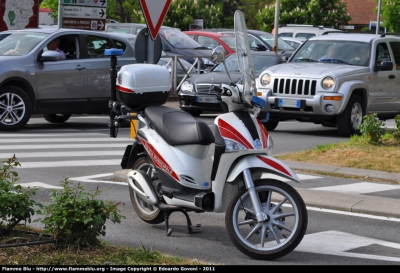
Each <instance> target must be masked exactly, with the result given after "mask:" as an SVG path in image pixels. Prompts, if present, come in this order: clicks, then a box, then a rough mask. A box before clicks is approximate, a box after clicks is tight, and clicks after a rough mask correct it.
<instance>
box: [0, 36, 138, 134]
mask: <svg viewBox="0 0 400 273" xmlns="http://www.w3.org/2000/svg"><path fill="white" fill-rule="evenodd" d="M2 33H3V32H2ZM4 34H9V35H8V36H6V37H5V38H4V39H2V40H1V41H0V62H1V66H0V130H2V131H13V130H18V129H21V128H23V127H24V126H25V125H26V123H27V122H28V121H29V118H30V117H31V115H32V114H43V117H44V118H45V119H46V120H47V121H49V122H53V123H63V122H65V121H66V120H68V119H69V117H70V116H71V114H100V113H108V111H109V108H108V102H109V100H110V97H111V95H110V94H111V91H110V90H111V87H110V57H109V56H105V55H104V51H105V49H108V48H118V49H123V50H124V55H122V56H119V57H118V67H121V66H122V65H126V64H132V63H135V62H136V60H135V57H134V48H133V46H132V45H131V44H130V43H129V41H128V40H127V39H126V38H124V37H120V36H117V35H113V34H112V33H105V32H96V31H85V30H79V29H55V28H46V29H23V30H15V31H7V32H4ZM56 37H57V38H59V40H60V44H59V48H60V49H61V50H63V51H64V53H65V55H66V59H61V55H60V53H58V52H55V51H50V50H47V44H48V43H49V42H50V41H52V40H53V39H54V38H56ZM10 50H15V51H13V52H14V55H6V52H7V51H10Z"/></svg>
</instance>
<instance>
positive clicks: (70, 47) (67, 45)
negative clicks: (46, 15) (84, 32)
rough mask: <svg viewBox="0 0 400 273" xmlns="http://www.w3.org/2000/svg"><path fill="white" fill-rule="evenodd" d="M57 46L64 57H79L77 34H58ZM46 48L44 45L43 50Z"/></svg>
mask: <svg viewBox="0 0 400 273" xmlns="http://www.w3.org/2000/svg"><path fill="white" fill-rule="evenodd" d="M58 38H59V41H60V43H59V45H58V48H59V49H61V50H62V51H63V52H64V54H65V58H66V59H67V60H68V59H78V58H79V50H77V49H79V46H78V40H79V39H78V36H76V35H63V36H59V37H58ZM46 50H47V46H45V47H44V51H46Z"/></svg>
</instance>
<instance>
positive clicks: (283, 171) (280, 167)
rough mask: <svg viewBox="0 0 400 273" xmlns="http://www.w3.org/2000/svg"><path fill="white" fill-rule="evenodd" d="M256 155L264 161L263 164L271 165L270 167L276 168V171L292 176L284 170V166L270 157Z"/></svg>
mask: <svg viewBox="0 0 400 273" xmlns="http://www.w3.org/2000/svg"><path fill="white" fill-rule="evenodd" d="M257 157H258V159H260V160H261V161H262V162H264V163H265V164H267V165H269V166H271V167H272V168H274V169H277V170H278V171H280V172H282V173H284V174H286V175H288V176H290V177H291V176H292V175H291V174H290V173H289V172H288V171H287V170H286V168H285V167H283V166H282V165H280V164H279V163H278V162H275V161H273V160H271V159H268V158H265V157H262V156H257Z"/></svg>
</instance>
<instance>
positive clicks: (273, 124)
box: [263, 119, 279, 131]
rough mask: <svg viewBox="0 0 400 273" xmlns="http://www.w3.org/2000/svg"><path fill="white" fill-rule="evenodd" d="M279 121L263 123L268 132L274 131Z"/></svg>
mask: <svg viewBox="0 0 400 273" xmlns="http://www.w3.org/2000/svg"><path fill="white" fill-rule="evenodd" d="M278 124H279V120H271V119H269V120H267V122H263V125H264V127H265V129H267V131H273V130H275V128H276V127H277V126H278Z"/></svg>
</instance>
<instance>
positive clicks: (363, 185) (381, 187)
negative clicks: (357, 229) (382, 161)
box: [311, 182, 400, 194]
mask: <svg viewBox="0 0 400 273" xmlns="http://www.w3.org/2000/svg"><path fill="white" fill-rule="evenodd" d="M398 189H400V186H398V185H390V184H383V183H369V182H360V183H354V184H346V185H340V186H328V187H320V188H311V190H317V191H318V190H322V191H333V192H344V193H352V194H366V193H371V192H380V191H388V190H398Z"/></svg>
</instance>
